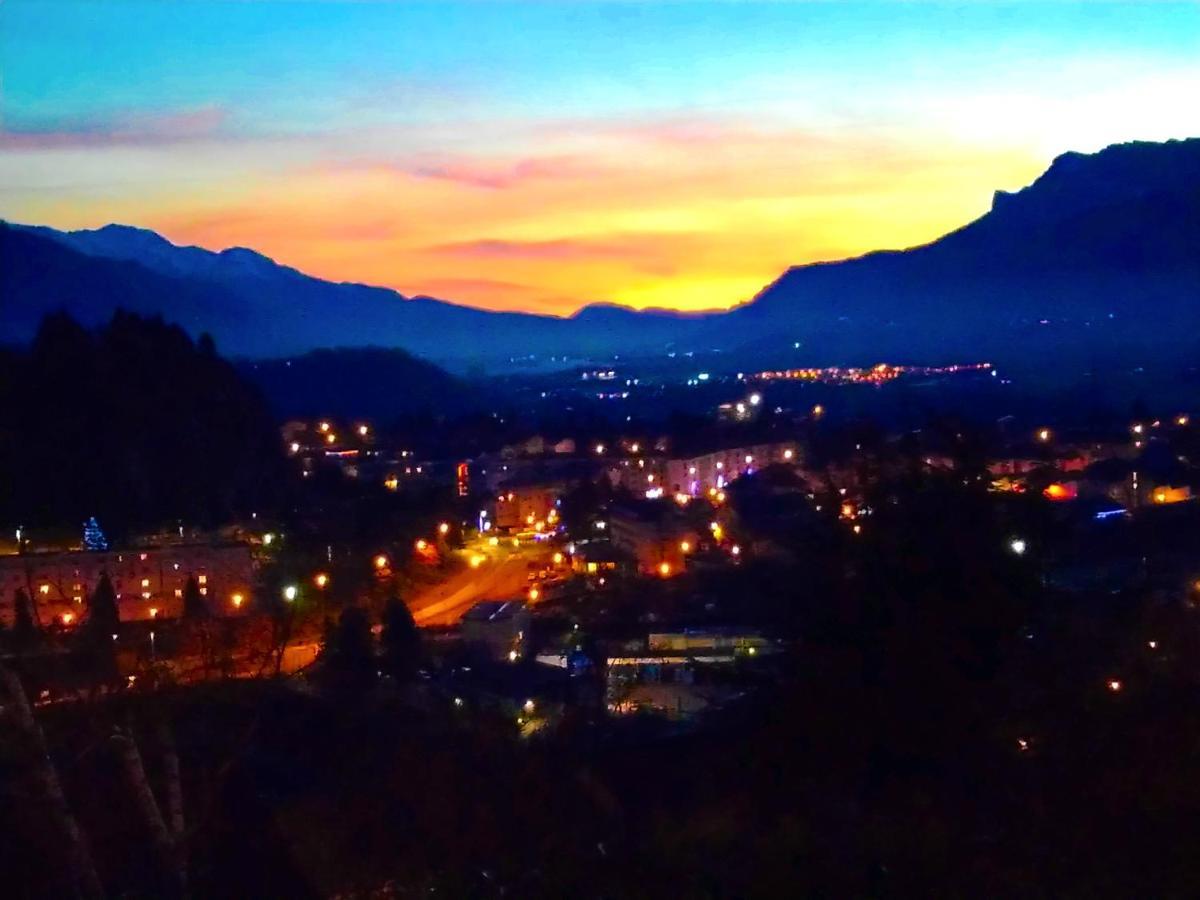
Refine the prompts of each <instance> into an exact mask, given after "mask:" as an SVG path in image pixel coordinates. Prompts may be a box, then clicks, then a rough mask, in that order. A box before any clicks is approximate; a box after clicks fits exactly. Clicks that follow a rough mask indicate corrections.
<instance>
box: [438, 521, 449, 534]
mask: <svg viewBox="0 0 1200 900" xmlns="http://www.w3.org/2000/svg"><path fill="white" fill-rule="evenodd" d="M449 533H450V523H449V522H442V523H441V524H440V525H438V534H449Z"/></svg>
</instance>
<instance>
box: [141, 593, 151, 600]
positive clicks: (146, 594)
mask: <svg viewBox="0 0 1200 900" xmlns="http://www.w3.org/2000/svg"><path fill="white" fill-rule="evenodd" d="M142 599H143V600H149V599H150V592H149V591H142Z"/></svg>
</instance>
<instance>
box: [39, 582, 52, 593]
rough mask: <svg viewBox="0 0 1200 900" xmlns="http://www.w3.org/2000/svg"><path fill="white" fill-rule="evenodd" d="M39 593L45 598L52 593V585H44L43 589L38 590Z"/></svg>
mask: <svg viewBox="0 0 1200 900" xmlns="http://www.w3.org/2000/svg"><path fill="white" fill-rule="evenodd" d="M38 593H40V594H42V595H43V596H45V595H46V594H48V593H50V585H48V584H43V585H42V586H41V587H39V588H38Z"/></svg>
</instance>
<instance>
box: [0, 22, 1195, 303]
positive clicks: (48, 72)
mask: <svg viewBox="0 0 1200 900" xmlns="http://www.w3.org/2000/svg"><path fill="white" fill-rule="evenodd" d="M1197 97H1200V3H1195V2H1189V3H1152V2H1143V3H1137V4H1119V3H1108V2H1102V0H1089V2H1085V3H1078V4H1075V3H1067V2H1045V3H1039V2H1031V0H1030V2H1010V3H1004V4H999V3H986V2H980V0H971V2H960V3H933V2H928V3H925V2H913V0H910V2H874V3H854V2H836V3H835V2H824V3H821V2H792V3H788V2H770V3H750V2H720V3H718V2H705V3H684V2H668V3H658V4H650V3H634V2H619V0H607V2H592V3H584V2H565V0H564V2H551V0H543V2H537V3H534V2H529V3H505V2H487V0H476V2H459V0H439V2H436V3H403V2H395V3H388V2H364V3H351V2H324V3H323V2H303V3H284V2H274V0H263V2H226V3H211V2H186V0H175V2H172V0H156V2H124V0H96V2H70V3H68V2H57V0H0V218H4V219H7V220H10V221H17V222H26V223H34V224H44V225H52V226H55V227H59V228H92V227H98V226H101V225H104V224H106V223H109V222H121V223H125V224H131V225H139V226H143V227H147V228H152V229H155V230H156V231H158V232H160V233H161V234H163V235H164V236H166V237H168V238H169V239H170V240H172V241H174V242H176V243H183V244H198V245H200V246H204V247H208V248H211V249H223V248H225V247H229V246H248V247H253V248H254V249H256V250H259V251H260V252H263V253H266V254H267V255H269V256H271V257H273V258H275V259H276V260H278V261H280V262H282V263H285V264H288V265H291V266H295V267H296V268H298V269H301V270H302V271H305V272H308V273H310V274H313V275H316V276H319V277H323V278H329V279H334V280H348V281H360V282H365V283H370V284H379V285H386V286H389V287H393V288H395V289H397V290H399V291H401V292H402V293H405V294H409V295H415V294H428V295H432V296H437V297H441V298H444V299H448V300H454V301H456V302H461V303H468V304H472V305H477V306H484V307H488V308H494V309H517V310H527V311H536V312H548V313H555V314H561V315H569V314H570V313H572V312H573V311H575V310H576V309H578V308H579V307H581V306H584V305H586V304H588V303H593V302H615V303H622V304H627V305H631V306H636V307H646V306H656V307H671V308H678V309H707V308H720V307H728V306H730V305H733V304H736V303H739V302H744V301H746V300H748V299H750V298H751V297H753V295H754V294H755V293H756V292H757V291H759V290H760V289H761V288H762V287H764V286H765V285H766V284H768V283H769V282H770V281H772V280H773V279H774V278H776V277H777V276H778V275H779V274H781V273H782V272H783V271H784V270H785V269H786V268H787V267H789V266H792V265H798V264H803V263H807V262H813V261H818V260H827V259H839V258H843V257H846V256H851V255H855V254H859V253H863V252H866V251H869V250H874V249H881V248H901V247H908V246H913V245H916V244H920V243H924V242H927V241H929V240H932V239H934V238H936V237H937V236H939V235H940V234H943V233H945V232H946V231H949V230H951V229H953V228H955V227H957V226H959V225H961V224H964V223H965V222H967V221H969V220H971V219H973V218H976V217H978V216H979V215H981V214H982V213H984V212H985V211H986V210H987V209H988V207H989V205H990V203H991V198H992V194H993V192H994V191H995V190H997V189H1005V190H1011V189H1015V188H1019V187H1021V186H1023V185H1025V184H1027V183H1029V182H1030V181H1032V180H1033V179H1034V178H1036V177H1037V175H1038V174H1039V173H1040V172H1041V171H1043V170H1044V169H1045V168H1046V166H1047V165H1048V164H1049V162H1050V160H1051V159H1053V157H1054V156H1056V155H1058V154H1059V153H1062V152H1065V151H1068V150H1079V151H1094V150H1097V149H1100V148H1101V147H1103V146H1105V145H1107V144H1110V143H1114V142H1119V141H1126V140H1135V139H1138V140H1165V139H1168V138H1173V137H1176V138H1178V137H1189V136H1196V135H1200V102H1197V100H1196V98H1197Z"/></svg>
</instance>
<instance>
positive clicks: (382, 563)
mask: <svg viewBox="0 0 1200 900" xmlns="http://www.w3.org/2000/svg"><path fill="white" fill-rule="evenodd" d="M387 564H388V558H387V557H386V556H384V555H383V554H382V553H380V554H379V555H378V556H377V557H375V568H377V569H386V568H387Z"/></svg>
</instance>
